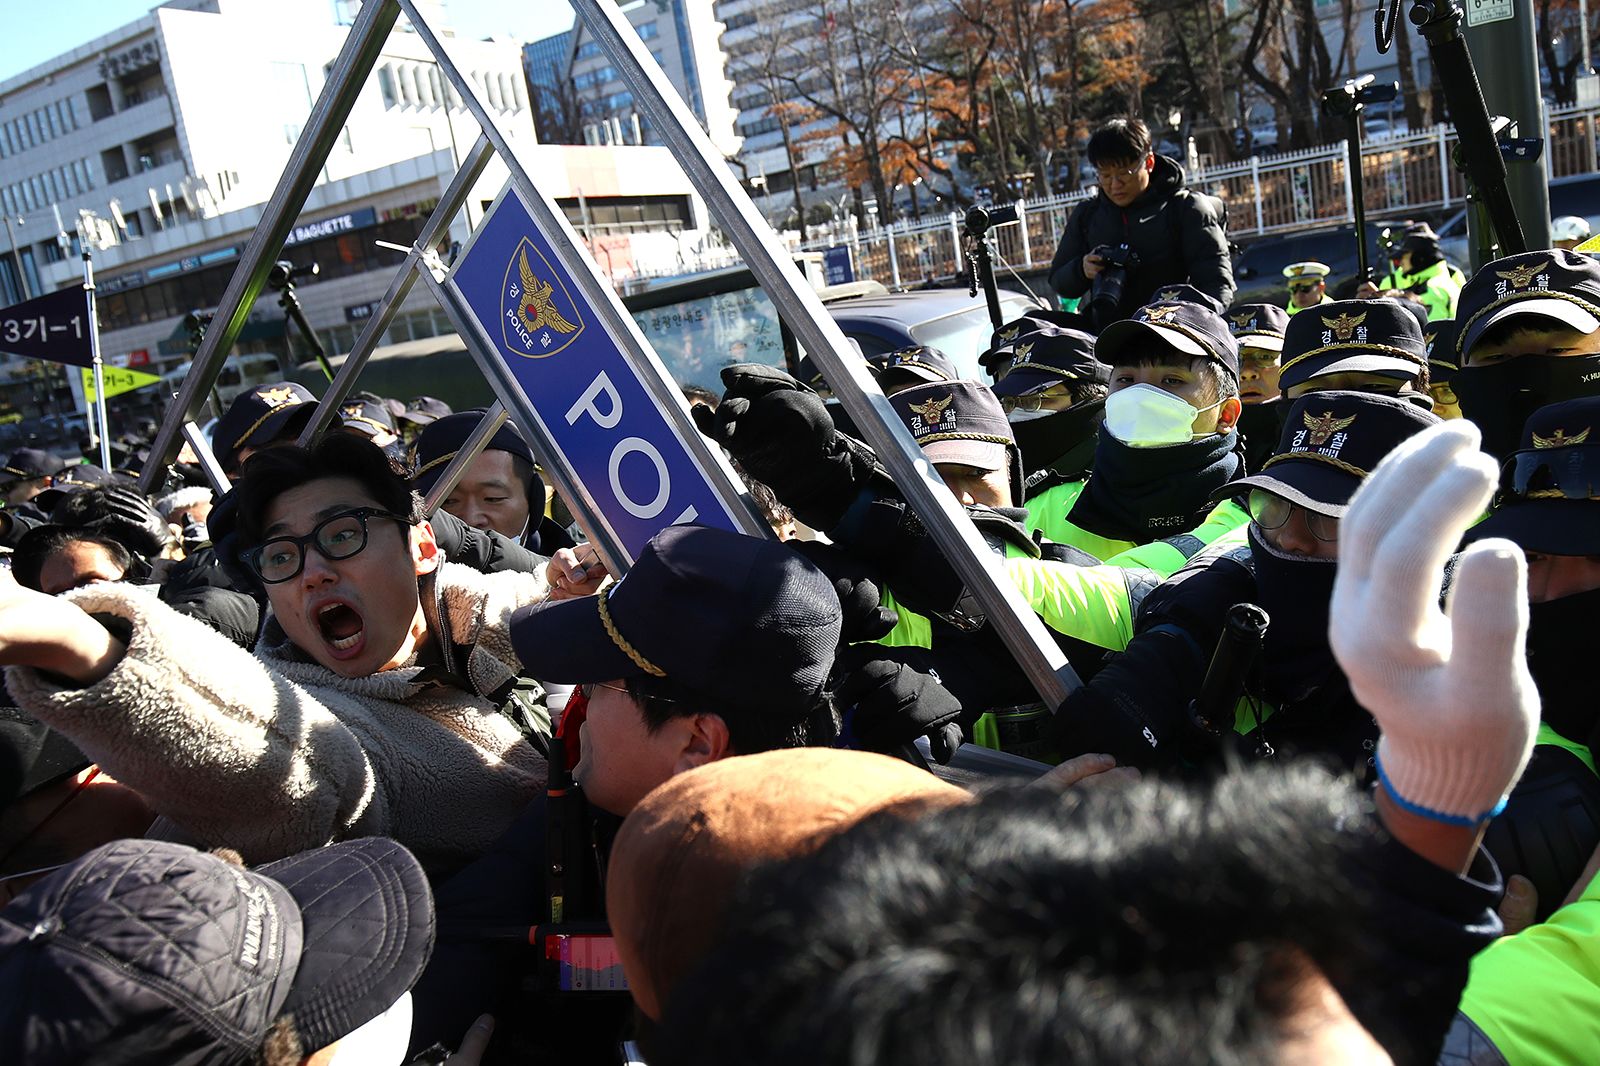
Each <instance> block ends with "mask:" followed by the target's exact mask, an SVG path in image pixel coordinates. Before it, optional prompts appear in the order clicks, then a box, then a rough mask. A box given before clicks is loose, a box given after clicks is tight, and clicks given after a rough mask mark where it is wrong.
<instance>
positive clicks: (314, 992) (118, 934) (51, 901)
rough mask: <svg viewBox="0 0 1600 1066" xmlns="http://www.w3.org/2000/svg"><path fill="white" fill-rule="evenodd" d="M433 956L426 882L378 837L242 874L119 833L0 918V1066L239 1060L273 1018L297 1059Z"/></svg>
mask: <svg viewBox="0 0 1600 1066" xmlns="http://www.w3.org/2000/svg"><path fill="white" fill-rule="evenodd" d="M432 950H433V897H432V893H431V892H430V890H429V888H428V883H427V879H426V878H425V876H424V875H423V872H422V867H421V866H420V865H419V864H418V863H417V861H416V859H414V858H413V857H412V856H411V853H410V852H408V851H406V850H405V848H403V847H401V846H400V845H399V844H396V843H395V842H394V841H392V840H383V839H377V838H373V839H367V840H354V841H349V842H346V843H342V844H334V845H331V846H329V847H325V848H319V849H317V850H315V851H308V852H304V853H302V854H300V855H295V856H292V857H290V858H287V859H282V860H280V861H278V862H274V863H268V864H267V865H265V866H261V867H258V868H257V869H255V870H253V871H252V870H247V869H245V868H243V867H240V866H236V865H234V864H232V863H230V862H228V861H226V860H224V859H222V858H219V857H217V856H215V855H211V854H208V853H206V852H201V851H196V850H194V849H193V848H188V847H184V846H183V845H181V844H171V843H166V842H163V841H155V840H121V841H117V842H115V843H112V844H107V845H105V846H104V847H100V848H96V849H95V850H94V851H91V852H89V853H88V854H86V855H84V856H83V857H82V858H80V859H78V860H77V861H76V862H73V863H71V864H69V865H68V866H65V867H63V868H62V869H60V870H58V871H56V872H55V873H54V874H52V875H50V876H49V877H47V878H45V879H44V880H42V881H39V882H38V883H36V884H34V885H32V886H31V887H30V888H29V889H28V890H27V891H26V892H24V893H22V894H21V895H20V896H18V897H17V899H16V900H15V901H14V902H13V903H12V904H11V905H10V906H8V907H6V908H5V910H4V911H0V1061H4V1062H26V1063H31V1064H41V1066H42V1064H51V1063H63V1064H65V1063H82V1062H92V1061H96V1060H104V1061H114V1062H117V1063H125V1064H143V1063H151V1064H155V1063H170V1064H200V1063H235V1062H237V1063H249V1062H253V1061H255V1057H256V1054H257V1052H258V1051H259V1049H260V1047H261V1042H262V1039H263V1038H264V1037H265V1036H266V1033H267V1031H268V1030H269V1029H270V1028H271V1027H272V1025H273V1023H274V1022H275V1021H277V1019H278V1018H279V1017H280V1016H282V1015H284V1014H292V1015H293V1017H294V1022H295V1028H296V1029H297V1030H298V1031H299V1034H300V1039H301V1046H302V1047H303V1048H304V1049H305V1051H306V1053H307V1054H309V1053H311V1052H313V1051H317V1050H320V1049H322V1048H325V1047H327V1046H328V1045H330V1044H332V1043H334V1042H335V1041H336V1040H339V1039H340V1038H341V1037H344V1036H346V1035H348V1034H349V1033H351V1032H353V1031H355V1030H356V1029H358V1028H360V1027H361V1026H362V1025H364V1024H366V1023H367V1022H368V1021H371V1020H372V1019H374V1018H376V1017H378V1016H379V1015H380V1014H382V1013H383V1012H385V1011H386V1010H388V1008H389V1007H390V1006H391V1005H392V1004H394V1003H395V1002H396V1001H397V1000H399V999H400V998H401V996H403V995H404V994H405V993H406V992H407V991H409V990H410V988H411V986H412V985H413V984H415V983H416V980H417V978H418V977H419V976H420V975H421V973H422V968H423V966H424V965H425V964H426V963H427V961H428V956H429V954H430V953H431V952H432Z"/></svg>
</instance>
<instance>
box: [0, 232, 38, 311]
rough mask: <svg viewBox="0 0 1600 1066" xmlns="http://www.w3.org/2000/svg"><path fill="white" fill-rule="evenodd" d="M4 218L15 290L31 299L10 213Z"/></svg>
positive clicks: (25, 298) (23, 296)
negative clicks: (15, 276)
mask: <svg viewBox="0 0 1600 1066" xmlns="http://www.w3.org/2000/svg"><path fill="white" fill-rule="evenodd" d="M0 217H4V218H5V220H6V239H7V240H8V241H10V242H11V261H12V263H14V264H15V265H16V268H17V291H18V292H20V293H22V298H23V299H24V300H27V299H31V298H32V297H30V296H29V294H28V275H27V274H25V273H23V271H22V252H21V251H19V250H18V249H17V234H16V232H15V231H14V230H12V228H11V213H10V212H7V213H6V214H5V215H4V216H0Z"/></svg>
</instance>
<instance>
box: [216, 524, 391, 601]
mask: <svg viewBox="0 0 1600 1066" xmlns="http://www.w3.org/2000/svg"><path fill="white" fill-rule="evenodd" d="M369 518H383V519H386V520H388V521H391V522H399V523H400V524H401V525H403V526H409V525H410V524H411V519H409V518H406V517H404V516H402V515H397V514H391V513H390V512H388V511H384V510H381V509H379V508H377V507H356V508H353V509H352V510H349V511H340V512H339V513H338V514H336V515H330V516H329V517H327V518H324V519H323V520H322V521H320V522H318V523H317V525H316V527H315V528H314V529H312V531H311V532H310V533H307V534H306V535H305V536H303V537H274V538H272V539H271V540H269V541H267V542H266V543H265V544H262V545H260V546H258V547H255V548H251V549H249V550H248V551H243V552H240V553H239V558H240V560H241V561H242V562H243V563H244V564H245V565H246V566H248V567H249V568H250V569H251V570H252V571H254V572H255V575H256V576H257V577H259V578H260V579H261V580H262V581H263V582H264V583H265V584H268V585H276V584H279V583H280V582H284V581H288V580H290V579H292V578H295V577H298V576H299V575H300V571H302V570H304V569H305V565H306V546H307V545H310V546H312V547H314V548H316V549H317V551H318V552H319V553H320V554H321V555H322V557H323V558H324V559H330V560H338V559H348V558H350V557H351V556H352V555H358V554H360V552H361V550H362V549H363V548H365V547H366V546H367V519H369Z"/></svg>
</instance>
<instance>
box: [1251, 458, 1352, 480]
mask: <svg viewBox="0 0 1600 1066" xmlns="http://www.w3.org/2000/svg"><path fill="white" fill-rule="evenodd" d="M1285 459H1314V460H1316V461H1317V462H1319V463H1327V464H1328V465H1329V466H1331V467H1333V468H1334V469H1335V470H1343V471H1344V472H1345V473H1346V474H1354V475H1355V476H1356V477H1358V478H1362V479H1365V478H1366V476H1367V472H1366V471H1365V470H1363V469H1361V468H1360V467H1359V466H1354V465H1352V464H1350V463H1347V462H1345V461H1344V460H1343V459H1335V458H1334V457H1333V456H1331V455H1323V454H1322V453H1321V452H1284V453H1283V454H1281V455H1274V456H1273V457H1272V458H1271V459H1268V460H1267V461H1266V462H1264V463H1262V464H1261V472H1262V473H1263V474H1264V473H1266V472H1267V471H1268V470H1269V469H1271V467H1272V464H1273V463H1281V462H1283V461H1284V460H1285Z"/></svg>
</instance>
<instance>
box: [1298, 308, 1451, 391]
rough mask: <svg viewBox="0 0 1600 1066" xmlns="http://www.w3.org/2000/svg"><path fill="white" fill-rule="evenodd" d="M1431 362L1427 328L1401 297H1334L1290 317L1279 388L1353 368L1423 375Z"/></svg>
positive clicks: (1394, 374) (1403, 375)
mask: <svg viewBox="0 0 1600 1066" xmlns="http://www.w3.org/2000/svg"><path fill="white" fill-rule="evenodd" d="M1427 361H1428V352H1427V348H1426V346H1425V345H1424V344H1423V341H1422V327H1421V326H1420V325H1419V324H1418V323H1417V319H1416V316H1414V315H1413V314H1412V313H1411V312H1410V311H1408V310H1406V309H1405V308H1404V307H1401V306H1400V304H1399V303H1397V302H1396V301H1394V300H1335V301H1334V302H1333V303H1327V304H1322V305H1321V306H1320V307H1308V308H1306V310H1305V311H1303V312H1301V313H1300V314H1298V315H1295V316H1294V317H1293V318H1291V319H1290V320H1289V328H1288V329H1287V330H1285V331H1284V336H1283V370H1282V371H1281V372H1280V373H1279V375H1278V387H1279V388H1280V389H1282V390H1283V391H1284V392H1285V393H1287V392H1288V391H1289V390H1290V389H1291V388H1293V387H1295V386H1296V385H1301V384H1304V383H1305V382H1307V381H1310V380H1312V379H1313V378H1318V377H1321V376H1323V375H1325V374H1345V373H1353V372H1361V373H1367V374H1380V375H1382V376H1384V377H1398V378H1410V379H1419V378H1420V377H1421V376H1422V373H1423V368H1424V367H1425V366H1426V365H1427Z"/></svg>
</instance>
